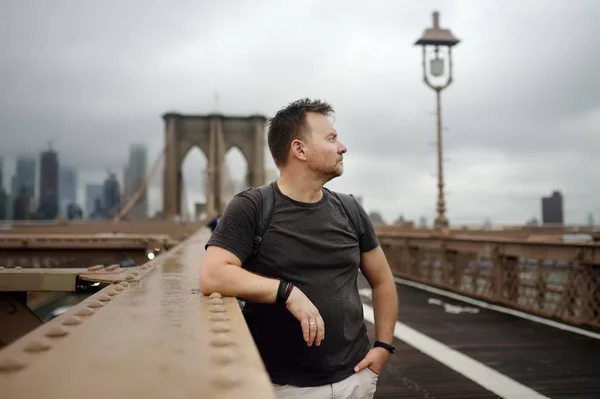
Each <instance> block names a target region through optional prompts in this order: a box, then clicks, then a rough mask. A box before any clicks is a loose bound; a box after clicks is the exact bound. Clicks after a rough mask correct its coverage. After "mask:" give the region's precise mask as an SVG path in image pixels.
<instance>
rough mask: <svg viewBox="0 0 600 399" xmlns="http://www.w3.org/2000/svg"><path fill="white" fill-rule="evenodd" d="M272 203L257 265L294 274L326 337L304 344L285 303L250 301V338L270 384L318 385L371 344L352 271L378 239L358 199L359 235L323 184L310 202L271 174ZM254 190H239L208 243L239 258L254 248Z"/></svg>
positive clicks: (267, 272) (287, 276)
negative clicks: (289, 192) (252, 317)
mask: <svg viewBox="0 0 600 399" xmlns="http://www.w3.org/2000/svg"><path fill="white" fill-rule="evenodd" d="M271 184H272V185H273V187H274V188H275V208H274V211H273V215H272V217H271V220H270V222H269V226H268V228H267V230H266V232H265V234H264V236H263V241H262V244H261V246H260V251H259V253H258V255H257V259H256V260H257V263H256V265H257V266H256V267H257V268H256V270H255V271H256V273H258V274H260V275H263V276H268V277H273V278H281V279H284V280H288V281H292V282H293V283H294V284H295V285H296V286H297V287H298V288H299V289H300V290H302V292H304V294H306V296H307V297H308V298H309V299H310V300H311V301H312V302H313V303H314V305H315V306H316V307H317V309H318V310H319V312H320V313H321V316H322V317H323V321H324V323H325V340H323V342H322V343H321V345H320V346H318V347H317V346H316V345H314V344H313V346H312V347H308V346H307V345H306V342H305V341H304V339H303V337H302V329H301V326H300V323H299V322H298V320H296V318H294V316H292V314H291V313H290V312H289V311H288V310H287V309H286V307H285V306H283V305H278V304H255V306H256V308H255V310H254V315H255V317H256V319H255V323H256V324H255V326H256V328H255V329H254V338H255V343H256V345H257V347H258V350H259V353H260V355H261V357H262V360H263V362H264V364H265V367H266V369H267V372H268V373H269V376H270V378H271V380H272V382H273V383H275V384H282V385H283V384H291V385H297V386H318V385H324V384H331V383H334V382H337V381H341V380H343V379H344V378H346V377H348V376H349V375H351V374H352V373H353V372H354V371H353V368H354V366H355V365H356V364H357V363H358V362H360V360H362V359H363V357H364V356H365V355H366V353H367V352H368V350H369V348H370V346H371V344H370V342H369V339H368V337H367V330H366V326H365V324H364V318H363V310H362V303H361V300H360V296H359V294H358V287H357V277H358V271H359V266H360V259H361V252H367V251H370V250H372V249H374V248H376V247H377V246H378V245H379V242H378V240H377V236H376V235H375V231H374V228H373V225H372V224H371V222H370V220H369V218H368V216H367V214H366V212H365V210H364V209H363V208H362V207H361V206H360V205H359V211H360V215H361V218H362V223H363V226H364V230H365V232H364V234H363V235H362V237H360V239H359V238H358V237H357V234H356V232H355V230H354V228H353V226H352V223H351V221H350V219H349V218H348V216H347V215H346V213H345V211H344V208H343V207H342V204H341V203H340V202H339V200H338V199H337V198H336V197H335V196H334V195H332V194H331V193H329V192H328V191H327V190H323V198H322V199H321V200H320V201H319V202H316V203H302V202H298V201H295V200H293V199H291V198H289V197H287V196H285V195H284V194H282V193H281V191H280V190H279V188H278V186H277V184H276V183H275V182H273V183H271ZM259 202H260V194H259V193H258V192H257V190H256V189H248V190H246V191H243V192H241V193H239V194H237V195H236V196H235V197H234V198H233V199H232V200H231V202H230V203H229V205H228V206H227V209H226V210H225V212H224V214H223V217H222V219H221V220H220V221H219V224H218V226H217V228H216V229H215V231H214V233H213V234H212V236H211V238H210V239H209V241H208V243H207V245H206V246H207V247H208V246H210V245H215V246H218V247H222V248H224V249H227V250H229V251H230V252H232V253H233V254H235V255H236V256H237V257H238V258H239V259H240V260H241V261H242V262H245V261H246V260H247V259H248V257H249V256H250V254H251V252H252V246H253V237H254V228H255V223H256V222H255V221H256V220H257V215H258V209H259Z"/></svg>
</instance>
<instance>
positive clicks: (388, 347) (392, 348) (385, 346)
mask: <svg viewBox="0 0 600 399" xmlns="http://www.w3.org/2000/svg"><path fill="white" fill-rule="evenodd" d="M373 347H374V348H377V347H380V348H383V349H387V350H388V351H389V352H390V353H394V352H396V348H394V347H393V346H392V345H388V344H386V343H385V342H381V341H375V344H373Z"/></svg>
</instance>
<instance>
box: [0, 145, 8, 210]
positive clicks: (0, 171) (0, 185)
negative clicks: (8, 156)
mask: <svg viewBox="0 0 600 399" xmlns="http://www.w3.org/2000/svg"><path fill="white" fill-rule="evenodd" d="M8 202H9V201H8V193H7V192H6V190H5V189H4V159H2V157H0V220H5V219H8Z"/></svg>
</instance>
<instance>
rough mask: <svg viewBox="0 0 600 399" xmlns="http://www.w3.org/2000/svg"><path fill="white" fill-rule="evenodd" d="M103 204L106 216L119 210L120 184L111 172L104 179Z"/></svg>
mask: <svg viewBox="0 0 600 399" xmlns="http://www.w3.org/2000/svg"><path fill="white" fill-rule="evenodd" d="M103 205H104V209H105V211H106V216H107V217H113V216H115V215H117V214H118V213H119V211H120V210H121V186H120V185H119V181H118V180H117V176H116V175H115V174H114V173H111V174H110V175H109V176H108V178H107V179H106V180H105V181H104V204H103Z"/></svg>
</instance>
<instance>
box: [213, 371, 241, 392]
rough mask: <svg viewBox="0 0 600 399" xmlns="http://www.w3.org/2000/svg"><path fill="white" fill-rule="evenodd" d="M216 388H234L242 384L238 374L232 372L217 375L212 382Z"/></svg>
mask: <svg viewBox="0 0 600 399" xmlns="http://www.w3.org/2000/svg"><path fill="white" fill-rule="evenodd" d="M211 382H212V385H213V386H214V387H215V388H220V389H226V388H233V387H235V386H237V385H239V383H240V379H239V377H238V375H237V374H235V373H232V372H231V370H228V371H225V370H223V372H222V373H219V374H217V375H216V376H215V377H214V378H213V380H212V381H211Z"/></svg>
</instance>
